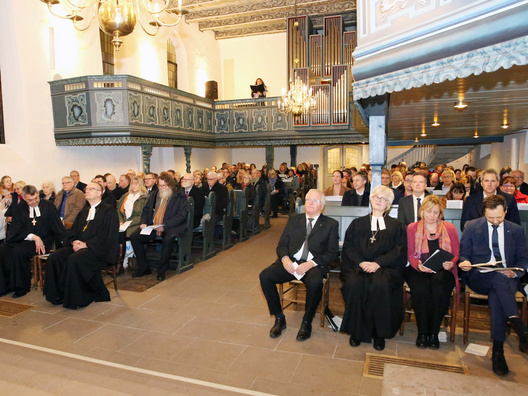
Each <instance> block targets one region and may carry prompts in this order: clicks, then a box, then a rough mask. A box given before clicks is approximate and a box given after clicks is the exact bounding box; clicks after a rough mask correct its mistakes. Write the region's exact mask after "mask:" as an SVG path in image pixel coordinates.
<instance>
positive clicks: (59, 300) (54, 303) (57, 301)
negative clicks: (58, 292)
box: [51, 298, 64, 305]
mask: <svg viewBox="0 0 528 396" xmlns="http://www.w3.org/2000/svg"><path fill="white" fill-rule="evenodd" d="M51 303H52V304H53V305H62V304H64V299H63V298H57V299H56V300H55V301H52V302H51Z"/></svg>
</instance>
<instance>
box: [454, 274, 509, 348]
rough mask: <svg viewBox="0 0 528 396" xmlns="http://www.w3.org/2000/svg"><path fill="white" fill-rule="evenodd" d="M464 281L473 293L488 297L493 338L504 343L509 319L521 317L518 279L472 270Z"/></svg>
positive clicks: (465, 275)
mask: <svg viewBox="0 0 528 396" xmlns="http://www.w3.org/2000/svg"><path fill="white" fill-rule="evenodd" d="M464 279H465V281H466V283H467V285H468V286H469V287H470V288H471V289H472V290H473V291H475V292H477V293H479V294H486V295H487V296H488V304H489V308H490V322H491V323H490V327H491V338H492V339H493V340H494V341H499V342H504V341H505V340H506V324H507V321H508V318H510V317H512V316H518V315H519V310H518V309H517V302H516V301H515V294H516V293H517V288H518V282H519V280H518V278H508V277H506V276H505V275H502V274H499V273H497V272H490V273H487V274H483V273H480V272H478V271H477V270H476V269H472V270H470V271H469V272H466V273H465V274H464Z"/></svg>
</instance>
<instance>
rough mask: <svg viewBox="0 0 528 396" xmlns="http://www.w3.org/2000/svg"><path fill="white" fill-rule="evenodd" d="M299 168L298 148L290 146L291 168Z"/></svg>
mask: <svg viewBox="0 0 528 396" xmlns="http://www.w3.org/2000/svg"><path fill="white" fill-rule="evenodd" d="M292 166H297V146H295V145H293V144H292V145H291V146H290V167H292Z"/></svg>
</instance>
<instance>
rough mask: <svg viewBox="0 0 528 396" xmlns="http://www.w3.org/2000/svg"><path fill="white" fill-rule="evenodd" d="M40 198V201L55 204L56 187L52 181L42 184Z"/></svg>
mask: <svg viewBox="0 0 528 396" xmlns="http://www.w3.org/2000/svg"><path fill="white" fill-rule="evenodd" d="M39 197H40V199H47V200H48V201H51V202H55V185H54V184H53V183H52V182H51V181H50V180H46V181H43V182H42V190H40V191H39Z"/></svg>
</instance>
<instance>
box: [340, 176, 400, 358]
mask: <svg viewBox="0 0 528 396" xmlns="http://www.w3.org/2000/svg"><path fill="white" fill-rule="evenodd" d="M393 199H394V193H393V191H392V189H390V188H388V187H385V186H377V187H375V188H374V189H373V190H372V192H371V195H370V202H371V205H372V213H370V214H368V215H367V216H363V217H359V218H356V219H355V220H353V221H352V223H351V224H350V226H349V227H348V229H347V231H346V234H345V239H344V241H343V250H342V252H341V280H342V282H343V286H342V288H341V292H342V294H343V299H344V301H345V313H344V315H343V322H342V325H341V331H342V332H345V333H347V334H350V340H349V343H350V346H352V347H356V346H358V345H360V343H361V342H367V343H370V342H371V341H372V340H374V342H373V343H374V348H375V349H376V350H378V351H381V350H383V349H384V348H385V339H386V338H392V337H393V336H394V335H395V334H396V332H397V331H398V329H399V327H400V324H401V322H402V320H403V303H402V299H401V287H402V285H403V270H404V268H405V264H406V262H407V257H406V233H405V227H404V226H403V224H402V223H401V222H400V221H398V220H396V219H393V218H392V217H390V216H389V215H388V211H390V208H391V205H392V201H393Z"/></svg>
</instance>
